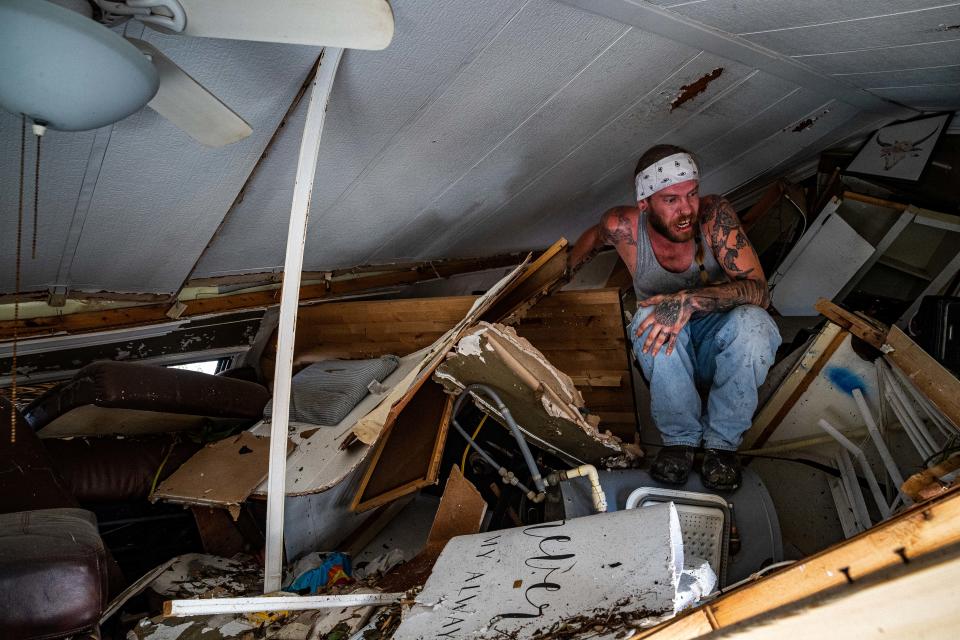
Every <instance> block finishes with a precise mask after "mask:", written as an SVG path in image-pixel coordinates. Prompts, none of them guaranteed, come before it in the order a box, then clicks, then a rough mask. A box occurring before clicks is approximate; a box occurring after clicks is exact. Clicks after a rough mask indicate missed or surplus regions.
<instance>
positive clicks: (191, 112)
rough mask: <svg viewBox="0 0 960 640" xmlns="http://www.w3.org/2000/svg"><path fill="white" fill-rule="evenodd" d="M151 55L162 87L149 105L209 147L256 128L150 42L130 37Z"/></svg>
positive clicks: (242, 136) (136, 44) (232, 139)
mask: <svg viewBox="0 0 960 640" xmlns="http://www.w3.org/2000/svg"><path fill="white" fill-rule="evenodd" d="M127 39H128V40H129V41H130V42H131V43H132V44H133V45H134V46H136V47H137V48H138V49H139V50H140V51H141V52H143V53H144V54H146V55H147V56H149V57H150V59H151V60H152V61H153V66H154V67H156V69H157V72H158V73H159V74H160V89H159V90H158V91H157V95H155V96H154V97H153V99H152V100H151V101H150V102H148V103H147V106H148V107H150V108H151V109H153V110H154V111H156V112H157V113H159V114H160V115H161V116H163V117H164V118H166V119H167V120H169V121H170V122H172V123H173V124H175V125H176V126H178V127H179V128H181V129H183V131H184V132H186V133H187V135H189V136H190V137H191V138H193V139H194V140H196V141H197V142H200V143H201V144H204V145H206V146H208V147H222V146H225V145H228V144H230V143H232V142H237V141H238V140H243V139H244V138H246V137H247V136H249V135H250V134H251V133H253V129H251V128H250V125H249V124H247V123H246V122H245V121H244V120H243V118H241V117H240V116H238V115H237V114H236V113H234V112H233V111H231V110H230V108H229V107H228V106H227V105H225V104H223V103H222V102H221V101H220V99H219V98H217V97H216V96H215V95H213V94H212V93H210V92H209V91H207V90H206V89H205V88H204V87H203V85H201V84H200V83H199V82H197V81H196V80H194V79H193V78H191V77H190V75H189V74H187V72H186V71H184V70H183V69H181V68H180V67H178V66H177V65H176V64H175V63H174V62H173V61H172V60H170V58H168V57H167V56H165V55H163V54H162V53H161V52H160V50H159V49H157V48H156V47H154V46H153V45H152V44H150V43H149V42H144V41H143V40H137V39H135V38H127Z"/></svg>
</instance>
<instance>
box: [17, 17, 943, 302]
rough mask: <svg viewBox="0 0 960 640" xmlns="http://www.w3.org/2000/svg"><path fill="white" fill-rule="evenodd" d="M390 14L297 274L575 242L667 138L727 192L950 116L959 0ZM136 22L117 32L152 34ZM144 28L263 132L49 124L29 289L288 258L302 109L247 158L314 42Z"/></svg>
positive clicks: (334, 107) (324, 165)
mask: <svg viewBox="0 0 960 640" xmlns="http://www.w3.org/2000/svg"><path fill="white" fill-rule="evenodd" d="M908 4H909V8H906V5H908ZM393 7H394V13H395V16H396V35H395V38H394V41H393V43H392V44H391V45H390V47H389V48H388V49H387V50H385V51H381V52H365V51H348V52H346V54H345V55H344V58H343V61H342V63H341V66H340V69H339V71H338V75H337V79H336V83H335V86H334V91H333V95H332V99H331V103H330V106H329V111H328V116H327V120H326V126H325V130H324V133H323V139H322V142H321V149H320V158H319V162H318V168H317V179H316V185H315V192H314V196H313V202H312V208H311V212H310V215H311V220H310V226H309V237H308V244H307V251H306V259H305V264H304V268H305V269H308V270H325V269H333V268H339V267H348V266H354V265H360V264H370V263H386V262H394V261H405V260H426V259H435V258H444V257H461V256H471V255H476V256H482V255H492V254H496V253H501V252H505V251H514V250H523V249H531V248H539V247H542V246H545V245H547V244H549V243H550V242H552V241H554V240H555V239H556V238H557V237H558V236H560V235H565V236H567V237H568V238H569V239H571V240H573V239H575V238H576V236H577V235H578V234H579V233H580V232H581V231H582V230H583V229H584V228H585V227H587V226H589V225H590V224H593V223H594V222H595V221H596V219H597V218H598V216H599V214H600V213H601V212H602V211H603V210H604V209H605V208H607V207H609V206H612V205H614V204H620V203H625V202H629V201H630V199H631V194H630V191H631V176H632V169H633V165H634V163H635V161H636V157H637V156H638V155H639V154H640V153H641V152H642V151H643V150H644V149H645V148H646V147H648V146H650V145H652V144H655V143H657V142H659V141H664V142H672V143H674V144H680V145H685V146H687V147H689V148H691V149H692V150H693V151H695V152H696V153H697V154H698V155H699V157H700V159H701V163H702V164H703V168H704V171H705V175H704V180H703V182H704V185H703V189H702V190H703V191H704V192H727V191H730V190H732V189H734V188H736V187H738V186H741V185H743V184H745V183H747V182H749V181H751V180H754V179H756V178H758V177H761V176H765V175H768V174H773V173H778V172H781V171H784V170H786V169H789V168H791V167H794V166H796V165H798V164H800V163H802V162H804V161H807V160H808V159H810V158H813V157H815V156H816V154H818V153H819V152H820V151H821V150H822V149H824V148H827V147H829V146H832V145H835V144H837V143H840V142H843V141H846V140H849V139H853V138H855V137H857V136H859V135H863V134H864V133H866V132H868V131H870V130H872V129H874V128H876V127H877V126H879V125H881V124H883V123H885V122H888V121H891V120H893V119H896V118H903V117H910V116H911V115H914V114H916V113H917V112H919V111H930V110H954V109H958V108H960V90H958V88H960V64H958V62H957V61H958V60H960V29H957V28H956V25H958V24H960V3H945V2H943V1H942V0H941V1H940V2H936V1H934V0H916V1H914V2H911V3H904V2H900V1H897V0H859V1H845V2H835V1H832V0H806V1H805V2H796V0H701V1H694V2H682V3H677V2H668V1H664V0H660V1H657V2H652V3H647V2H642V1H640V0H565V1H564V2H560V1H557V0H484V1H483V2H476V1H475V0H444V1H440V0H395V1H394V2H393ZM135 24H136V23H129V25H128V27H127V28H128V29H136V30H137V31H139V29H138V28H135V27H132V26H130V25H135ZM130 35H134V36H137V35H139V33H138V32H136V33H130ZM143 37H144V38H145V39H147V40H149V41H151V42H153V43H154V44H155V46H157V47H158V48H160V49H161V50H162V51H164V53H166V55H167V56H169V57H170V58H172V59H173V60H175V61H176V62H177V63H178V64H179V65H181V66H182V67H183V68H185V69H187V70H188V71H189V72H190V73H191V74H192V75H194V76H195V77H196V78H197V79H198V80H200V81H201V82H202V83H203V84H204V85H206V86H207V87H208V88H210V89H211V90H212V91H213V92H214V93H216V94H217V95H218V96H220V97H221V98H222V99H223V100H224V102H226V103H227V104H229V105H230V106H231V107H232V108H233V109H234V110H235V111H237V112H238V113H240V114H241V115H242V116H243V117H244V118H245V119H246V120H247V121H248V122H250V124H251V125H252V126H253V129H254V134H253V135H252V136H251V137H250V138H248V139H246V140H244V141H242V142H239V143H236V144H233V145H230V146H228V147H225V148H222V149H215V150H214V149H207V148H205V147H202V146H201V145H199V144H198V143H195V142H194V141H192V140H191V139H189V138H188V137H187V136H186V135H185V134H183V133H181V132H180V131H179V130H177V129H176V128H175V127H173V126H172V125H170V124H168V123H167V122H166V121H164V120H162V119H161V118H159V117H158V116H156V114H154V113H153V112H152V111H150V110H143V111H141V112H139V113H137V114H135V115H134V116H132V117H130V118H127V119H126V120H123V121H121V122H119V123H116V124H115V125H113V126H111V127H106V128H104V129H101V130H97V131H94V132H86V133H80V134H76V133H73V134H67V133H60V132H55V131H52V132H49V133H48V135H47V137H46V138H45V139H44V141H43V146H42V153H41V161H40V167H41V168H40V199H39V207H38V211H39V226H38V231H39V233H38V239H37V247H38V255H37V258H36V259H31V258H30V252H29V245H30V242H31V240H32V207H33V200H32V167H33V162H34V157H35V156H34V150H33V146H32V145H33V142H32V140H29V139H28V150H27V153H26V156H25V161H26V166H27V177H28V180H27V190H26V191H27V192H26V195H25V204H26V210H27V215H26V220H27V225H26V229H27V230H26V233H25V245H26V246H27V251H26V254H25V258H24V261H23V267H24V269H23V274H24V275H23V282H22V289H23V290H25V291H29V290H46V289H48V288H50V287H53V286H57V285H59V286H65V287H68V288H70V289H73V290H107V291H114V292H156V293H171V292H175V291H177V290H178V289H179V288H180V287H181V285H182V284H183V283H184V282H185V281H186V280H187V279H188V278H190V277H194V278H196V277H215V276H226V275H232V274H239V273H256V272H263V271H276V270H280V269H281V268H282V263H283V255H284V242H285V237H286V220H287V217H288V214H289V206H290V199H291V195H292V188H293V176H294V170H295V165H296V158H297V151H298V146H299V136H300V131H301V129H302V123H303V118H304V116H305V110H306V101H303V102H302V103H301V105H300V106H299V107H298V108H297V109H296V110H295V111H294V113H293V115H292V117H291V118H290V119H289V121H287V123H286V125H285V126H284V127H282V128H281V129H280V131H279V132H278V134H277V139H276V141H275V144H274V145H273V147H272V148H271V150H270V153H269V154H267V156H266V157H265V158H264V159H263V161H262V162H260V163H259V165H258V164H257V160H258V158H259V157H260V155H261V153H262V152H263V150H264V148H265V147H266V145H267V142H268V141H269V140H270V138H271V137H272V136H273V134H274V132H275V131H276V130H277V127H278V125H279V124H280V121H281V119H282V117H283V114H284V113H285V111H286V110H287V108H288V107H289V106H290V104H291V102H292V100H293V98H294V96H295V94H296V92H297V90H298V89H299V87H300V86H301V84H302V82H303V80H304V78H305V77H306V76H307V74H308V73H309V71H310V69H311V67H312V66H313V64H314V62H315V60H316V58H317V55H318V53H319V51H318V50H317V49H314V48H310V47H301V46H290V45H279V44H264V43H250V42H238V41H227V40H205V39H200V38H186V37H179V36H166V35H162V34H159V33H156V32H153V31H151V30H146V31H145V32H144V35H143ZM717 70H721V71H719V72H718V71H717ZM705 76H711V77H712V76H715V77H714V78H713V79H712V80H710V81H706V80H703V82H702V83H701V84H702V85H703V91H702V92H700V93H698V94H695V95H692V97H690V98H689V99H687V100H686V101H679V100H677V98H678V96H680V95H681V94H683V93H685V88H689V87H690V86H691V85H695V86H696V85H697V82H698V81H700V80H701V79H704V78H705ZM686 93H687V94H694V92H693V91H689V90H687V91H686ZM888 100H893V101H896V103H899V104H894V103H892V102H888ZM19 124H20V119H19V118H18V117H14V116H11V115H9V114H3V113H0V142H2V143H3V148H4V149H5V150H6V151H7V153H5V154H3V155H2V157H0V206H2V211H3V216H2V220H0V225H2V227H0V233H2V238H3V246H2V248H0V259H2V261H3V274H2V276H0V277H2V282H0V290H2V291H5V292H9V291H12V290H13V288H14V281H13V254H14V244H13V238H14V235H15V228H16V227H15V222H16V211H17V197H18V193H19V186H18V176H19V155H18V153H17V150H18V149H19V144H20V129H19ZM251 171H253V172H254V174H253V177H252V179H251V180H250V182H249V184H247V187H246V189H245V190H244V192H243V197H242V199H240V201H239V203H238V204H237V205H236V206H235V207H233V208H232V209H231V203H233V202H234V200H235V199H236V197H237V195H238V193H239V192H240V189H241V188H242V187H243V185H244V184H245V182H246V180H247V177H248V175H250V173H251ZM218 228H219V230H218Z"/></svg>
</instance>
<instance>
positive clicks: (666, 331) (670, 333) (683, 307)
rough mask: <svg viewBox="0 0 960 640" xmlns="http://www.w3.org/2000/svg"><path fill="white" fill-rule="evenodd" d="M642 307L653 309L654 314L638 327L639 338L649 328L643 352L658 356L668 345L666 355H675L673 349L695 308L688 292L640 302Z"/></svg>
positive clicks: (654, 297)
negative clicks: (661, 349) (662, 348)
mask: <svg viewBox="0 0 960 640" xmlns="http://www.w3.org/2000/svg"><path fill="white" fill-rule="evenodd" d="M639 304H640V306H641V307H653V308H654V309H653V312H652V313H651V314H650V315H648V316H647V317H646V318H644V319H643V322H641V323H640V326H639V327H637V337H638V338H639V337H640V336H642V335H643V332H644V331H646V330H647V329H648V328H649V329H650V334H649V335H647V339H646V340H644V342H643V352H644V353H650V352H651V351H652V352H653V355H654V356H656V355H657V354H658V353H660V348H661V347H663V346H664V344H666V346H667V349H666V352H665V353H666V354H667V355H670V354H671V353H673V347H674V345H675V344H676V343H677V336H678V335H679V334H680V330H681V329H683V328H684V327H685V326H686V324H687V322H689V320H690V316H691V315H692V314H693V306H692V305H691V304H690V300H689V296H688V294H687V292H686V291H680V292H678V293H672V294H669V295H658V296H652V297H650V298H647V299H646V300H642V301H640V303H639Z"/></svg>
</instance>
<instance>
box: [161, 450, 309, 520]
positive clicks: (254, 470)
mask: <svg viewBox="0 0 960 640" xmlns="http://www.w3.org/2000/svg"><path fill="white" fill-rule="evenodd" d="M292 449H293V445H291V444H290V443H287V453H288V454H289V453H290V451H291V450H292ZM269 454H270V438H268V437H263V436H255V435H253V434H252V433H250V432H249V431H243V432H241V433H238V434H237V435H235V436H230V437H228V438H224V439H223V440H220V441H219V442H214V443H213V444H209V445H207V446H206V447H204V448H203V449H201V450H200V451H198V452H197V453H196V454H195V455H194V456H193V457H192V458H190V459H189V460H187V461H186V462H185V463H183V465H182V466H181V467H180V468H179V469H177V470H176V471H175V472H174V473H173V475H171V476H170V477H169V478H167V479H166V480H164V481H163V482H162V483H161V484H160V486H159V487H157V490H156V491H154V492H153V495H152V496H150V500H151V501H153V502H156V501H157V500H166V501H167V502H177V503H181V504H190V505H200V506H208V507H220V508H225V509H227V510H228V511H230V515H232V516H233V519H234V520H236V519H237V517H238V516H239V514H240V503H242V502H243V501H244V500H246V499H247V496H249V495H250V494H251V493H253V490H254V489H255V488H256V487H257V485H259V484H260V483H261V482H263V479H264V478H266V477H267V467H268V463H269Z"/></svg>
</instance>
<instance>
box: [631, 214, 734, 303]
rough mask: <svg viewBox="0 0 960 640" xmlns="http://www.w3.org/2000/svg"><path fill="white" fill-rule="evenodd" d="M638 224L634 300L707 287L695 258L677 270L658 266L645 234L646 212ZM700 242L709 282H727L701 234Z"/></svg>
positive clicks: (711, 250) (721, 268)
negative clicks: (686, 267)
mask: <svg viewBox="0 0 960 640" xmlns="http://www.w3.org/2000/svg"><path fill="white" fill-rule="evenodd" d="M697 224H698V225H699V224H700V222H699V221H698V222H697ZM637 226H638V229H637V270H636V272H635V273H634V274H633V290H634V291H635V292H636V294H637V300H644V299H646V298H649V297H650V296H655V295H658V294H662V293H676V292H677V291H681V290H683V289H698V288H700V287H703V286H707V285H704V283H703V281H702V280H701V279H700V266H699V265H698V264H697V260H696V257H694V259H693V260H691V261H690V267H689V268H688V269H687V270H686V271H681V272H680V273H673V272H672V271H667V270H666V269H664V268H663V267H662V266H660V263H659V262H657V256H655V255H654V254H653V247H652V246H651V245H650V237H649V236H648V235H647V216H646V214H641V215H640V220H639V222H638V224H637ZM697 233H698V234H699V233H700V229H697ZM700 242H701V243H702V244H703V267H704V270H705V271H706V273H707V277H708V281H709V283H710V284H719V283H723V282H729V280H730V279H729V278H728V277H727V274H726V272H725V271H724V270H723V267H721V266H720V264H719V263H718V262H717V259H716V257H715V256H714V255H713V249H711V248H710V243H709V242H706V240H704V239H703V238H702V237H701V238H700Z"/></svg>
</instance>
